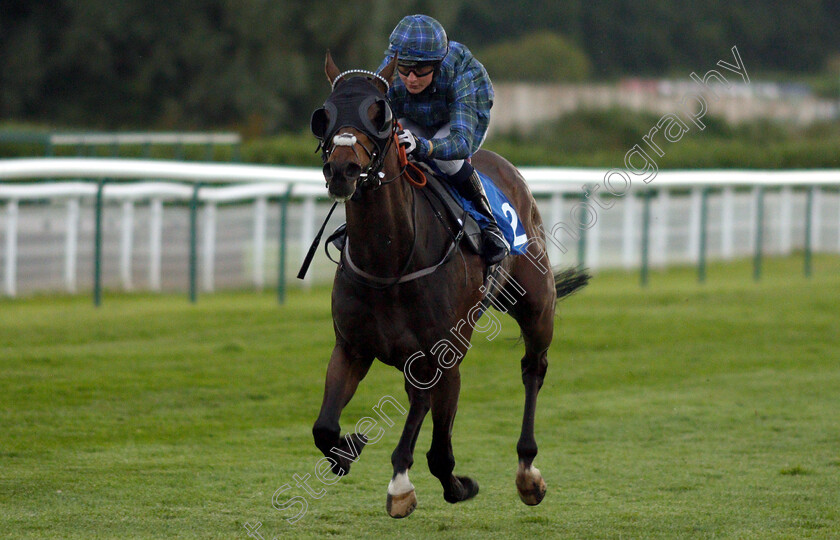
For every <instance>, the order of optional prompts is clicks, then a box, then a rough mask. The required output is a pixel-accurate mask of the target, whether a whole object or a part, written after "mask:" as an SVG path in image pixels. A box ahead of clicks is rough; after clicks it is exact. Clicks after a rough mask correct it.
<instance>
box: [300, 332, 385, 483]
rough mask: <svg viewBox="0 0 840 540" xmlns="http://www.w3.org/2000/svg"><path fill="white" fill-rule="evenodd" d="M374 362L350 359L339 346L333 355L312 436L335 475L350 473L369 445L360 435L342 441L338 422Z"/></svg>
mask: <svg viewBox="0 0 840 540" xmlns="http://www.w3.org/2000/svg"><path fill="white" fill-rule="evenodd" d="M372 362H373V359H360V358H354V357H352V356H350V355H349V354H348V353H347V351H346V350H345V349H344V348H343V347H341V346H339V345H336V347H335V348H334V349H333V352H332V356H330V363H329V366H328V367H327V380H326V383H325V385H324V401H323V402H322V403H321V412H320V414H319V415H318V419H317V420H316V421H315V425H314V426H313V428H312V435H313V436H314V437H315V446H317V447H318V449H319V450H321V452H323V453H324V455H325V456H327V457H328V458H330V459H332V460H333V461H334V464H333V468H332V471H333V473H334V474H339V475H343V474H347V473H348V472H350V464H351V463H352V462H354V461H356V459H358V456H359V454H360V453H361V451H362V448H363V447H364V445H365V443H366V442H367V439H366V438H365V437H364V435H359V434H357V433H353V434H350V435H347V436H345V437H344V438H342V437H341V428H340V426H339V423H338V420H339V418H340V417H341V411H342V410H344V407H345V406H346V405H347V403H348V402H349V401H350V398H352V397H353V394H354V393H356V388H358V386H359V382H360V381H361V380H362V379H363V378H364V377H365V375H367V372H368V370H369V369H370V365H371V363H372Z"/></svg>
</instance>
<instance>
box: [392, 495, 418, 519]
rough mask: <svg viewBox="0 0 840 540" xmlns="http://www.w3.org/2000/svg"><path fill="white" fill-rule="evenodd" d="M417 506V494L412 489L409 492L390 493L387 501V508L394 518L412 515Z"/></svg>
mask: <svg viewBox="0 0 840 540" xmlns="http://www.w3.org/2000/svg"><path fill="white" fill-rule="evenodd" d="M415 508H417V496H416V495H415V494H414V490H413V489H412V490H411V491H409V492H408V493H403V494H402V495H391V494H390V493H389V494H388V499H387V500H386V501H385V510H387V511H388V515H389V516H391V517H392V518H396V519H400V518H404V517H406V516H408V515H410V514H411V513H412V512H414V509H415Z"/></svg>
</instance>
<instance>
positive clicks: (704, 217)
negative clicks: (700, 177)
mask: <svg viewBox="0 0 840 540" xmlns="http://www.w3.org/2000/svg"><path fill="white" fill-rule="evenodd" d="M708 214H709V188H707V187H703V188H702V191H701V192H700V246H699V247H700V253H698V258H697V281H699V282H700V283H705V282H706V242H707V231H706V229H707V222H708Z"/></svg>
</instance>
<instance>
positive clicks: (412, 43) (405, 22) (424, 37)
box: [386, 15, 449, 65]
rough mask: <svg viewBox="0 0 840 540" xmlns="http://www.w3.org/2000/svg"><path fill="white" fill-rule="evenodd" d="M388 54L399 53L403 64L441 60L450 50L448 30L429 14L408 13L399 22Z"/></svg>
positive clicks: (389, 40) (393, 33) (392, 34)
mask: <svg viewBox="0 0 840 540" xmlns="http://www.w3.org/2000/svg"><path fill="white" fill-rule="evenodd" d="M388 42H389V43H390V47H388V50H387V51H386V54H389V55H393V54H398V55H399V61H400V63H401V64H403V65H410V64H412V63H426V62H440V61H441V60H443V59H444V57H445V56H446V53H448V52H449V40H448V39H447V37H446V30H444V29H443V26H442V25H441V24H440V23H439V22H437V21H436V20H435V19H433V18H431V17H429V16H428V15H408V16H406V17H403V19H402V20H401V21H400V22H399V23H397V26H396V27H395V28H394V31H393V32H391V37H390V38H389V39H388Z"/></svg>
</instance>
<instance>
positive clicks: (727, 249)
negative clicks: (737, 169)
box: [720, 186, 735, 260]
mask: <svg viewBox="0 0 840 540" xmlns="http://www.w3.org/2000/svg"><path fill="white" fill-rule="evenodd" d="M721 204H722V208H721V212H722V216H721V217H722V223H721V231H720V235H721V237H720V251H721V256H723V258H724V259H727V260H728V259H732V256H733V247H734V246H735V242H734V238H735V219H734V218H735V193H734V191H733V190H732V188H731V187H729V186H726V187H725V188H723V199H722V201H721Z"/></svg>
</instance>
